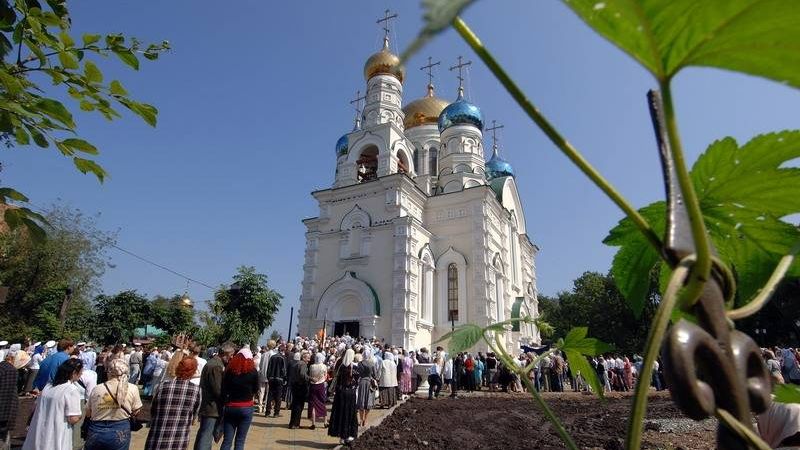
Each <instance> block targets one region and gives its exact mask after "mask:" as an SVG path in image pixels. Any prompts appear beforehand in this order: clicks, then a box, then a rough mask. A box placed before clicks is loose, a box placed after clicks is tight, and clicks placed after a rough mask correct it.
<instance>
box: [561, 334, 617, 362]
mask: <svg viewBox="0 0 800 450" xmlns="http://www.w3.org/2000/svg"><path fill="white" fill-rule="evenodd" d="M588 332H589V329H588V328H586V327H575V328H573V329H571V330H569V333H567V336H566V337H564V344H563V345H562V346H561V347H560V349H561V350H562V351H564V352H568V351H569V352H577V353H580V354H581V355H586V356H597V355H599V354H602V353H606V352H609V351H611V349H612V348H613V347H611V345H609V344H606V343H605V342H603V341H601V340H599V339H595V338H589V337H586V335H587V333H588Z"/></svg>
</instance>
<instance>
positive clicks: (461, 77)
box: [450, 56, 472, 97]
mask: <svg viewBox="0 0 800 450" xmlns="http://www.w3.org/2000/svg"><path fill="white" fill-rule="evenodd" d="M471 64H472V61H467V62H462V61H461V56H459V57H458V64H456V65H455V66H453V67H451V68H450V70H456V69H458V77H457V78H458V96H459V97H463V96H464V75H463V71H462V70H463V69H464V67H467V66H469V65H471Z"/></svg>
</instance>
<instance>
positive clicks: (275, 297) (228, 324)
mask: <svg viewBox="0 0 800 450" xmlns="http://www.w3.org/2000/svg"><path fill="white" fill-rule="evenodd" d="M233 281H234V283H233V285H232V286H231V288H230V289H224V288H220V289H219V290H217V292H216V293H215V294H214V300H213V301H212V302H211V311H212V313H213V314H215V315H216V316H217V317H218V322H217V323H218V325H219V327H220V335H219V340H220V341H224V340H230V341H233V342H236V343H237V344H240V345H241V344H248V343H249V344H254V343H256V342H257V341H258V337H259V336H261V333H263V332H264V329H266V328H267V327H269V326H270V325H272V322H273V320H274V318H275V314H276V313H277V312H278V308H279V307H280V305H281V299H282V298H283V296H282V295H281V294H279V293H278V292H276V291H274V290H272V289H270V287H269V284H267V276H266V275H264V274H260V273H257V272H256V269H255V267H248V266H242V267H239V268H238V269H237V274H236V275H234V277H233Z"/></svg>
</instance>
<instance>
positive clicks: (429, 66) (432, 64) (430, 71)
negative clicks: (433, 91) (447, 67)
mask: <svg viewBox="0 0 800 450" xmlns="http://www.w3.org/2000/svg"><path fill="white" fill-rule="evenodd" d="M432 60H433V58H431V57H430V56H428V64H426V65H424V66H422V67H420V68H419V70H425V69H428V86H433V68H434V67H436V66H438V65H439V64H441V63H442V62H441V61H436V62H431V61H432Z"/></svg>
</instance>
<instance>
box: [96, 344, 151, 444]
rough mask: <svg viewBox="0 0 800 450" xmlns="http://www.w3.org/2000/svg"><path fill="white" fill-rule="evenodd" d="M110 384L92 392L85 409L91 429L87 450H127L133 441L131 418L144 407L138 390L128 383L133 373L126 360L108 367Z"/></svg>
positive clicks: (117, 360) (118, 361) (120, 359)
mask: <svg viewBox="0 0 800 450" xmlns="http://www.w3.org/2000/svg"><path fill="white" fill-rule="evenodd" d="M105 369H106V374H107V376H108V378H107V381H106V382H105V383H103V384H101V385H99V386H97V387H95V388H94V389H93V390H92V393H91V394H90V395H89V402H88V405H87V407H86V420H89V429H88V431H87V434H86V444H85V446H84V448H85V449H86V450H99V449H103V450H106V449H110V450H127V449H128V447H129V446H130V441H131V426H130V420H129V419H130V417H131V414H133V415H135V414H136V413H137V412H138V411H139V409H141V407H142V400H141V399H140V398H139V389H138V388H137V387H136V386H135V385H132V384H130V383H128V374H129V372H130V369H129V367H128V364H127V363H126V362H125V359H124V358H119V359H112V360H110V361H109V362H108V365H107V366H106V367H105Z"/></svg>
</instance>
